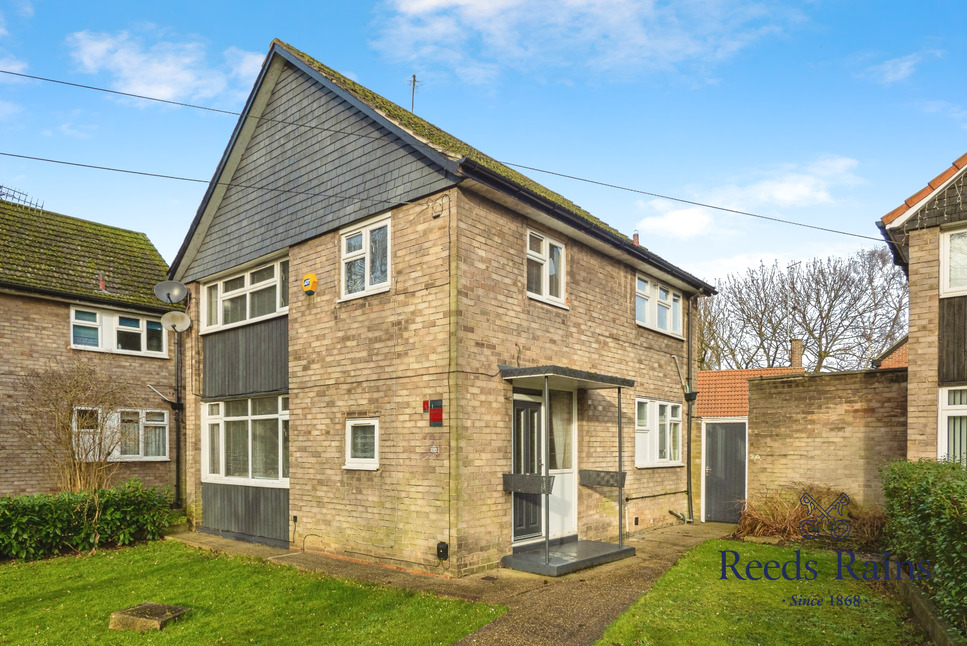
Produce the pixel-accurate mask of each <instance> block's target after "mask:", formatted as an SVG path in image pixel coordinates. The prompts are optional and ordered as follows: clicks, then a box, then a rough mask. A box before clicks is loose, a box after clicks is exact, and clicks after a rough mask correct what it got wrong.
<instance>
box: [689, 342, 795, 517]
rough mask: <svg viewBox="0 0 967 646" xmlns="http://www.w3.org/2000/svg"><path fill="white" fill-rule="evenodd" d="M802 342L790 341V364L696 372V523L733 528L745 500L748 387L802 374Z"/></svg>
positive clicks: (693, 478) (694, 423)
mask: <svg viewBox="0 0 967 646" xmlns="http://www.w3.org/2000/svg"><path fill="white" fill-rule="evenodd" d="M802 372H803V367H802V341H801V340H799V339H793V340H792V341H790V352H789V365H788V366H780V367H774V368H751V369H746V370H699V371H698V375H697V379H696V388H697V390H698V398H697V400H696V404H695V419H694V421H693V426H692V429H693V436H694V437H695V438H696V440H697V441H696V450H694V451H693V452H692V490H693V491H694V492H695V499H696V503H695V504H696V506H697V507H698V519H700V520H702V521H715V522H723V523H737V522H738V521H739V515H740V514H741V512H742V505H743V503H744V501H745V500H746V498H747V479H748V473H749V469H750V468H751V467H750V465H749V464H748V455H749V453H748V447H749V442H750V441H751V440H750V438H749V435H748V423H749V383H750V381H752V380H758V379H762V378H764V377H773V376H780V375H781V376H785V375H796V374H802Z"/></svg>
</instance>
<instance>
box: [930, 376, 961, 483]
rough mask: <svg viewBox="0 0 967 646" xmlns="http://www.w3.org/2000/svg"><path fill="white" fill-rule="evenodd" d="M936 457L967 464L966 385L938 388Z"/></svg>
mask: <svg viewBox="0 0 967 646" xmlns="http://www.w3.org/2000/svg"><path fill="white" fill-rule="evenodd" d="M937 459H938V460H951V461H952V462H960V463H961V464H963V465H965V466H967V387H961V388H941V389H940V423H939V428H938V433H937Z"/></svg>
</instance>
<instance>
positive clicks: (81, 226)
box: [0, 200, 176, 495]
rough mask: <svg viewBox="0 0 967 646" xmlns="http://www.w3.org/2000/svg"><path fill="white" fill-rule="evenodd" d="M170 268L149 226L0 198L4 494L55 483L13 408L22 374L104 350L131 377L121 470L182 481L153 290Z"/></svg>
mask: <svg viewBox="0 0 967 646" xmlns="http://www.w3.org/2000/svg"><path fill="white" fill-rule="evenodd" d="M166 272H167V265H166V264H165V262H164V260H163V259H162V258H161V256H160V255H159V254H158V252H157V250H156V249H155V248H154V246H153V245H152V244H151V242H150V241H149V240H148V238H147V237H146V236H145V235H144V234H143V233H136V232H134V231H127V230H124V229H119V228H116V227H112V226H107V225H104V224H98V223H95V222H88V221H85V220H79V219H77V218H72V217H68V216H66V215H61V214H59V213H52V212H50V211H45V210H42V209H38V208H34V207H32V206H26V205H23V204H17V203H14V202H9V201H5V200H0V311H2V312H3V313H4V315H3V319H2V321H0V429H2V433H3V441H2V442H0V462H2V464H3V468H2V469H0V495H20V494H34V493H42V492H50V491H52V490H53V488H54V487H53V485H52V482H51V480H50V478H49V477H48V473H47V470H46V468H45V466H46V464H47V462H46V461H45V460H46V459H45V457H44V454H43V453H42V451H40V449H39V447H38V446H37V441H36V439H34V438H31V437H30V436H29V435H27V434H25V433H24V431H23V429H22V427H21V426H20V424H19V421H18V418H17V416H16V414H15V412H14V411H15V409H16V408H17V401H16V397H17V396H18V395H17V393H18V392H19V382H20V380H21V378H22V377H23V376H24V375H27V374H29V373H31V372H32V371H35V370H41V369H43V368H44V367H45V366H47V365H52V364H53V365H56V364H57V363H58V362H62V361H64V360H66V359H68V358H70V357H72V356H73V357H98V358H99V360H100V365H101V366H102V368H103V369H105V370H107V371H109V377H110V378H112V379H117V380H119V381H123V382H125V383H127V384H130V385H131V388H132V401H131V402H130V404H131V408H130V409H125V410H122V411H120V412H119V413H118V415H119V419H118V420H115V421H116V423H117V424H118V425H119V427H120V429H121V431H122V433H123V440H122V441H121V442H120V443H119V445H118V447H117V449H116V450H115V451H114V453H113V455H112V456H111V459H112V460H116V461H118V462H119V465H118V470H117V473H116V477H117V478H118V480H120V481H124V480H127V479H129V478H132V477H137V478H139V479H140V480H142V481H143V482H144V483H146V484H148V485H174V484H175V481H176V466H175V465H176V461H175V460H174V447H173V440H172V434H173V430H172V429H173V420H172V408H171V406H170V405H169V403H168V401H166V398H168V399H172V398H173V395H174V393H175V368H174V361H173V360H172V357H173V353H172V349H171V346H172V344H171V341H170V339H169V335H168V333H167V332H166V331H165V330H164V329H162V327H161V322H160V317H161V316H162V315H163V314H164V313H165V312H166V311H168V308H166V307H164V306H163V305H162V304H161V303H160V302H159V301H158V300H157V299H156V298H155V296H154V293H153V291H152V289H153V287H154V285H155V284H156V283H158V282H159V281H162V280H164V279H165V274H166ZM159 393H160V394H159ZM162 394H163V395H165V397H162ZM76 412H77V413H78V414H80V415H81V416H84V415H90V412H89V411H87V412H85V411H76Z"/></svg>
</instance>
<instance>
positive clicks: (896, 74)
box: [866, 49, 943, 85]
mask: <svg viewBox="0 0 967 646" xmlns="http://www.w3.org/2000/svg"><path fill="white" fill-rule="evenodd" d="M942 55H943V52H941V51H938V50H934V49H928V50H923V51H920V52H914V53H913V54H907V55H906V56H900V57H898V58H891V59H890V60H888V61H884V62H882V63H879V64H877V65H871V66H869V67H867V68H866V73H867V74H868V75H869V76H870V77H871V78H872V79H873V80H874V81H876V82H877V83H879V84H881V85H892V84H894V83H897V82H899V81H902V80H904V79H907V78H909V77H911V76H913V73H914V72H916V70H917V66H918V65H919V64H920V63H922V62H923V60H924V59H925V58H927V57H928V56H936V57H939V56H942Z"/></svg>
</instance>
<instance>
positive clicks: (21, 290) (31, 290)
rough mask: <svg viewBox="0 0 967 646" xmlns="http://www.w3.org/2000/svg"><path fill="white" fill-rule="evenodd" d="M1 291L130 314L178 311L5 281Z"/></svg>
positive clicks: (1, 283) (0, 283) (0, 284)
mask: <svg viewBox="0 0 967 646" xmlns="http://www.w3.org/2000/svg"><path fill="white" fill-rule="evenodd" d="M0 291H5V292H10V293H14V294H17V295H21V296H33V297H37V296H42V297H47V298H51V299H55V300H59V301H64V302H67V303H70V304H74V305H82V306H83V305H84V304H85V303H87V304H91V303H95V304H98V305H107V306H110V307H113V308H114V309H119V310H127V311H129V312H131V311H133V312H146V313H150V314H165V313H167V312H170V311H171V310H172V309H177V308H174V307H155V306H153V305H145V304H143V303H132V302H129V301H122V300H118V299H117V298H109V297H105V296H95V295H92V294H73V293H70V292H61V291H57V290H55V289H46V288H44V287H29V286H27V285H18V284H16V283H7V282H3V281H0Z"/></svg>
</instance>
